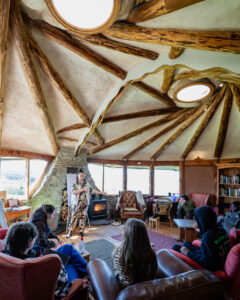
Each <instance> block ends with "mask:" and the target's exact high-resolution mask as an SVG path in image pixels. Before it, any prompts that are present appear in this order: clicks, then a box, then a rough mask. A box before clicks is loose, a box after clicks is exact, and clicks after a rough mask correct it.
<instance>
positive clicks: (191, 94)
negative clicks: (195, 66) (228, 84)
mask: <svg viewBox="0 0 240 300" xmlns="http://www.w3.org/2000/svg"><path fill="white" fill-rule="evenodd" d="M213 92H214V86H213V85H212V84H211V83H206V82H194V83H189V84H186V85H184V86H182V87H180V88H178V89H177V91H176V92H175V93H174V99H175V100H177V101H180V102H187V103H190V102H198V101H202V100H204V99H206V98H208V97H209V96H211V95H212V94H213Z"/></svg>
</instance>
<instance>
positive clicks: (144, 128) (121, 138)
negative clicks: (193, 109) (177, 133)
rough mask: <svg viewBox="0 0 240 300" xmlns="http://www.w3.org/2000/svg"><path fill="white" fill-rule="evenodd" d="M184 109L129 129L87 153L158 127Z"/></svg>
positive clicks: (93, 152) (176, 116) (178, 114)
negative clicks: (131, 129)
mask: <svg viewBox="0 0 240 300" xmlns="http://www.w3.org/2000/svg"><path fill="white" fill-rule="evenodd" d="M185 111H186V110H184V109H183V110H180V111H178V112H176V113H174V114H172V115H169V116H166V117H165V118H162V119H160V120H158V121H155V122H153V123H150V124H148V125H146V126H144V127H141V128H139V129H136V130H134V131H131V132H130V133H127V134H125V135H123V136H121V137H119V138H117V139H115V140H112V141H110V142H108V143H105V144H103V145H101V146H98V147H96V148H94V149H92V150H90V151H89V154H90V155H92V154H95V153H97V152H100V151H102V150H104V149H107V148H109V147H112V146H115V145H117V144H119V143H122V142H124V141H126V140H128V139H130V138H132V137H135V136H137V135H140V134H142V133H143V132H145V131H147V130H150V129H153V128H155V127H158V126H160V125H162V124H165V123H167V122H169V121H171V120H174V119H176V118H178V117H179V116H180V115H181V114H183V113H184V112H185Z"/></svg>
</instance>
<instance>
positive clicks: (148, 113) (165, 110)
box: [102, 107, 181, 124]
mask: <svg viewBox="0 0 240 300" xmlns="http://www.w3.org/2000/svg"><path fill="white" fill-rule="evenodd" d="M179 110H181V108H180V107H169V108H159V109H152V110H143V111H139V112H134V113H129V114H122V115H116V116H111V117H106V118H104V119H103V121H102V124H103V123H112V122H118V121H124V120H130V119H136V118H145V117H152V116H160V115H166V114H171V113H175V112H177V111H179Z"/></svg>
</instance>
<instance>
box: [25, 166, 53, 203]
mask: <svg viewBox="0 0 240 300" xmlns="http://www.w3.org/2000/svg"><path fill="white" fill-rule="evenodd" d="M50 166H51V162H48V163H47V165H46V167H45V168H44V170H43V172H42V175H41V176H40V177H39V179H38V180H37V182H36V184H35V185H34V187H33V188H32V190H31V191H30V192H29V195H28V198H29V199H31V198H32V196H33V195H34V194H35V193H36V191H37V190H38V188H39V187H40V185H41V183H42V181H43V179H44V177H45V176H46V175H47V173H48V171H49V169H50Z"/></svg>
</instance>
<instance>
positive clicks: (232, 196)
mask: <svg viewBox="0 0 240 300" xmlns="http://www.w3.org/2000/svg"><path fill="white" fill-rule="evenodd" d="M236 200H239V201H240V163H232V164H217V204H218V213H219V214H222V213H225V212H226V211H228V210H229V207H230V205H231V204H232V202H233V201H236Z"/></svg>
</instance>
